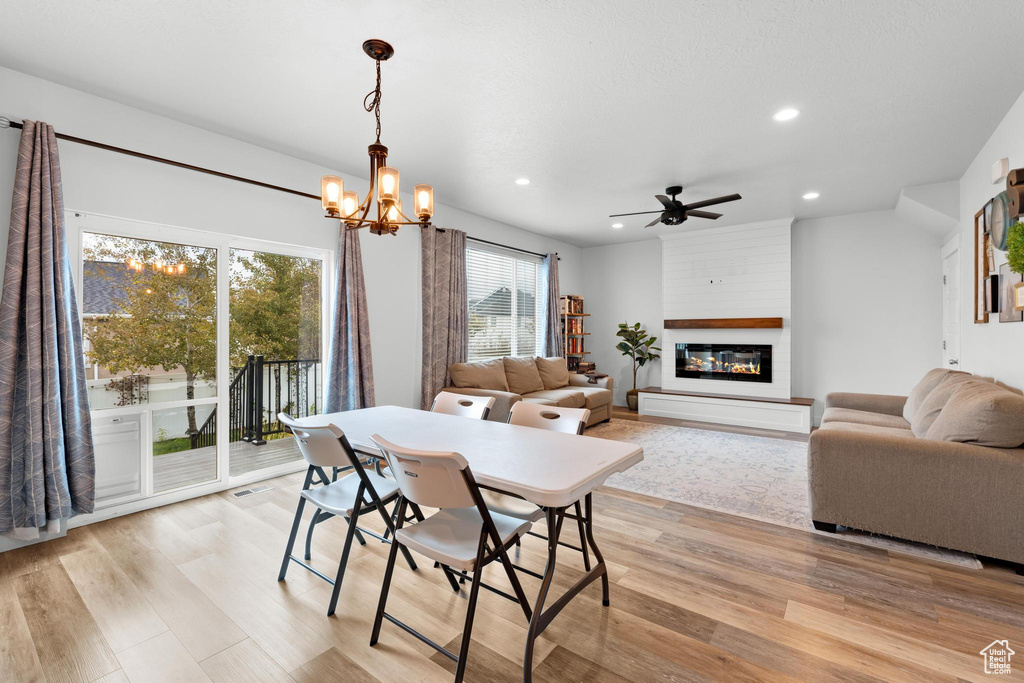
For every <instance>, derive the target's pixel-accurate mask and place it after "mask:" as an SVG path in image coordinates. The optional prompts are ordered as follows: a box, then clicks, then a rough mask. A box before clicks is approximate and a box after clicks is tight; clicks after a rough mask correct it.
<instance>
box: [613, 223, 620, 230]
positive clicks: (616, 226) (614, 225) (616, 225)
mask: <svg viewBox="0 0 1024 683" xmlns="http://www.w3.org/2000/svg"><path fill="white" fill-rule="evenodd" d="M612 227H613V228H615V229H616V230H618V229H619V228H621V227H622V223H612Z"/></svg>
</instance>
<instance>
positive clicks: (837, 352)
mask: <svg viewBox="0 0 1024 683" xmlns="http://www.w3.org/2000/svg"><path fill="white" fill-rule="evenodd" d="M940 248H941V240H940V239H939V238H938V237H937V236H936V235H935V234H934V233H931V232H927V231H925V230H922V229H921V228H918V227H915V226H912V225H910V224H908V223H905V222H903V221H901V220H900V219H899V218H898V217H897V216H896V213H895V212H894V211H875V212H869V213H860V214H852V215H849V216H833V217H829V218H820V219H815V220H805V221H797V222H796V225H795V226H794V228H793V394H794V395H796V396H804V397H813V398H814V399H816V402H815V421H816V422H817V421H819V420H820V418H821V412H822V410H823V409H824V400H825V395H826V394H828V393H829V392H833V391H855V392H866V393H878V394H901V395H906V394H907V392H909V391H910V389H911V388H912V387H913V386H914V384H916V383H917V381H918V380H920V379H921V376H922V375H924V373H925V372H927V371H928V370H929V369H931V368H934V367H937V366H939V365H940V364H941V363H942V266H941V259H940V254H939V252H940Z"/></svg>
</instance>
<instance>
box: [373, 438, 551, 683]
mask: <svg viewBox="0 0 1024 683" xmlns="http://www.w3.org/2000/svg"><path fill="white" fill-rule="evenodd" d="M370 438H371V439H372V440H373V442H374V443H376V444H377V446H379V447H380V450H381V453H383V455H384V458H385V459H386V460H387V463H388V468H389V469H390V470H391V472H392V473H393V474H394V476H395V479H396V480H397V481H398V485H399V487H400V489H401V495H402V497H401V499H400V502H399V506H398V526H397V529H396V531H395V537H394V541H395V542H394V543H393V544H392V545H391V552H390V553H389V554H388V563H387V569H385V571H384V583H383V585H382V586H381V591H380V602H379V603H378V605H377V614H376V616H375V618H374V622H373V634H372V636H371V637H370V646H371V647H372V646H374V645H376V644H377V639H378V638H379V637H380V627H381V624H382V622H383V620H384V619H387V620H388V621H390V622H391V623H393V624H395V625H396V626H398V627H399V628H401V629H402V630H404V631H406V632H407V633H410V634H411V635H413V636H415V637H417V638H419V639H420V640H421V641H423V642H424V643H426V644H428V645H430V646H431V647H433V648H434V649H435V650H437V651H438V652H440V653H442V654H443V655H445V656H447V657H449V658H450V659H452V660H454V661H455V667H456V668H455V682H456V683H461V681H462V678H463V676H464V675H465V672H466V658H467V655H468V653H469V643H470V635H471V633H472V630H473V615H474V613H475V611H476V600H477V595H478V594H479V592H480V587H481V586H483V587H485V588H487V589H488V590H491V591H493V592H495V593H498V594H499V595H502V596H503V597H505V598H507V599H509V600H512V601H513V602H517V603H519V605H520V606H521V607H522V609H523V614H525V615H526V619H527V621H529V620H530V617H531V614H532V613H531V611H530V607H529V604H528V603H527V600H526V595H525V593H524V592H523V588H522V586H521V585H520V583H519V579H518V577H517V576H516V573H515V571H514V570H513V568H512V562H511V560H509V557H508V555H507V554H506V552H505V551H506V549H507V548H508V547H510V546H511V545H512V544H513V543H515V541H516V539H518V538H519V535H520V534H522V533H523V532H525V531H526V530H528V529H529V528H530V522H529V521H525V520H521V519H516V518H514V517H508V516H506V515H501V514H496V513H491V512H490V511H489V510H488V509H487V506H486V505H485V504H484V501H483V498H482V497H481V496H480V489H479V487H477V484H476V480H475V479H474V478H473V473H472V472H470V469H469V464H468V463H467V462H466V459H465V458H463V457H462V456H461V455H459V454H458V453H444V452H433V451H417V450H413V449H410V448H403V447H401V446H397V445H395V444H393V443H390V442H388V441H386V440H384V439H383V438H381V437H380V435H378V434H374V435H373V436H371V437H370ZM411 504H418V505H423V506H427V507H434V508H441V509H440V510H439V511H438V512H436V513H435V514H433V515H431V516H430V517H427V518H426V519H424V520H422V521H419V522H416V523H414V524H412V525H411V526H405V522H406V521H407V520H406V519H405V508H406V506H407V505H411ZM406 547H409V548H412V549H413V550H415V551H417V552H419V553H422V554H423V555H426V556H427V557H428V558H430V559H432V560H434V561H435V562H438V563H440V564H441V566H442V567H443V568H444V570H445V573H446V574H449V580H451V574H458V575H459V576H462V577H463V578H468V577H467V574H466V572H472V574H473V576H472V584H471V586H470V590H469V604H468V605H467V611H466V623H465V627H464V628H463V631H462V645H461V647H460V649H459V654H458V655H456V654H454V653H452V652H449V651H448V650H446V649H445V648H444V647H442V646H441V645H438V644H437V643H435V642H434V641H432V640H430V639H429V638H427V637H426V636H424V635H423V634H421V633H419V632H418V631H416V630H414V629H413V628H412V627H410V626H407V625H406V624H404V623H402V622H401V621H399V620H398V619H396V618H395V617H393V616H392V615H390V614H388V613H387V612H386V611H385V607H386V606H387V599H388V592H389V591H390V589H391V577H392V575H393V573H394V569H395V560H396V558H397V557H398V549H399V548H402V549H405V548H406ZM495 560H497V561H499V562H501V564H502V566H503V567H504V568H505V574H506V575H507V576H508V580H509V582H510V583H511V584H512V589H513V591H514V592H515V595H514V596H512V595H509V594H508V593H505V592H503V591H500V590H498V589H497V588H494V587H492V586H488V585H487V584H484V583H483V582H482V581H481V575H482V573H483V568H484V567H485V566H486V565H487V564H489V563H491V562H493V561H495ZM452 587H453V588H454V589H455V590H458V586H457V585H456V584H455V583H454V582H453V583H452Z"/></svg>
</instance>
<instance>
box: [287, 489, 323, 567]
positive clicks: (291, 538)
mask: <svg viewBox="0 0 1024 683" xmlns="http://www.w3.org/2000/svg"><path fill="white" fill-rule="evenodd" d="M306 480H307V481H308V480H309V477H306ZM305 507H306V499H305V498H303V497H302V496H299V504H298V506H297V507H296V508H295V519H294V520H293V521H292V530H291V533H290V534H288V545H287V546H285V549H284V559H283V560H281V571H280V572H279V573H278V575H277V580H278V581H284V577H285V575H286V574H287V573H288V565H289V564H291V560H292V548H294V547H295V537H296V536H298V535H299V524H301V523H302V510H303V509H304V508H305ZM317 510H318V511H319V508H318V509H317Z"/></svg>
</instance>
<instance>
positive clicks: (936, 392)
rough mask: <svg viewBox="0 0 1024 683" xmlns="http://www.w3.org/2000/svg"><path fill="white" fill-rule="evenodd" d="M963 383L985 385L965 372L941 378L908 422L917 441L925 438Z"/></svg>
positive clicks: (983, 381)
mask: <svg viewBox="0 0 1024 683" xmlns="http://www.w3.org/2000/svg"><path fill="white" fill-rule="evenodd" d="M964 382H971V383H974V382H978V383H980V384H987V382H985V380H981V379H977V378H976V377H974V376H973V375H970V374H968V373H966V372H961V373H958V374H948V375H946V376H945V377H943V378H942V379H941V380H940V381H939V383H938V386H936V387H935V388H934V389H932V391H931V393H929V394H928V396H927V397H925V399H924V401H923V402H922V403H921V407H920V408H918V409H917V412H916V413H914V419H912V420H911V421H910V429H911V430H913V432H914V436H916V437H917V438H919V439H924V438H926V437H925V435H926V434H927V433H928V430H929V428H931V426H932V423H933V422H935V420H936V418H938V417H939V413H941V412H942V408H943V407H944V406H945V405H946V402H947V401H948V400H949V397H950V396H952V395H953V392H954V391H955V390H956V389H957V387H959V386H960V385H961V384H963V383H964Z"/></svg>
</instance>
